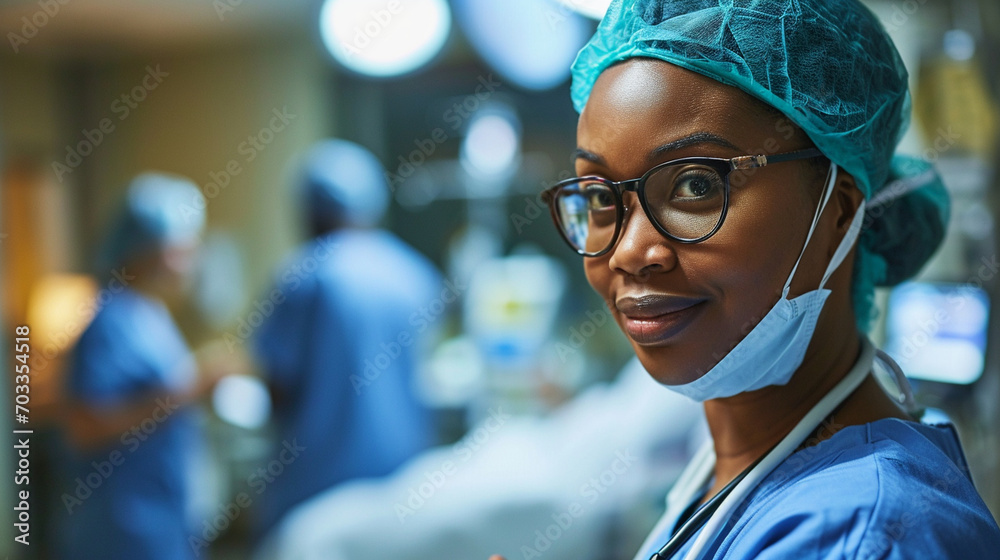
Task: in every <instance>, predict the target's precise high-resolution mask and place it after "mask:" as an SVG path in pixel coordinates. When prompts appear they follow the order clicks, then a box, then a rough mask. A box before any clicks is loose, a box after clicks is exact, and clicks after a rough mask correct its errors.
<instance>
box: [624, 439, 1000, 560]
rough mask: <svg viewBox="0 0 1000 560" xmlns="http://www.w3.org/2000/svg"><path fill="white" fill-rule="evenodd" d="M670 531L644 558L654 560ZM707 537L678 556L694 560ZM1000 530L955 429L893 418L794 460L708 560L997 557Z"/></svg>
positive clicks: (748, 504) (754, 495) (739, 514)
mask: <svg viewBox="0 0 1000 560" xmlns="http://www.w3.org/2000/svg"><path fill="white" fill-rule="evenodd" d="M673 529H674V527H669V528H667V529H666V531H665V532H664V533H663V534H662V535H661V536H660V537H659V539H657V541H656V544H655V545H654V546H653V547H650V548H649V549H648V550H644V551H643V553H642V555H641V556H640V557H641V558H649V557H650V556H652V554H653V553H654V552H656V551H657V550H659V548H660V547H662V546H663V545H664V544H666V542H667V541H668V540H669V538H670V534H671V533H672V532H673ZM696 538H697V537H696V536H692V537H691V539H690V540H689V541H688V542H687V543H686V544H685V545H684V546H683V547H681V549H680V550H678V551H677V553H675V555H674V556H673V558H684V556H685V555H686V554H687V552H688V551H689V550H690V549H691V546H692V545H693V544H694V541H695V539H696ZM998 554H1000V528H998V527H997V523H996V521H995V520H994V519H993V517H992V516H991V514H990V512H989V510H988V509H987V508H986V505H985V504H984V503H983V500H982V498H980V497H979V494H978V493H977V492H976V489H975V487H974V486H973V484H972V480H971V478H970V476H969V469H968V465H967V464H966V462H965V457H964V455H963V453H962V449H961V446H960V445H959V442H958V436H957V435H956V433H955V431H954V428H952V427H951V426H950V425H924V424H918V423H915V422H908V421H904V420H899V419H883V420H878V421H875V422H872V423H870V424H864V425H859V426H847V427H845V428H843V429H842V430H840V431H838V432H837V433H836V434H834V435H833V436H832V437H831V438H830V439H828V440H825V441H823V442H820V443H819V444H817V445H815V446H812V447H807V448H805V449H802V450H800V451H798V452H796V453H794V454H792V455H791V456H789V457H788V459H786V460H785V461H784V462H783V463H782V464H781V465H779V466H778V468H777V469H775V470H774V471H773V472H772V473H771V474H770V475H769V476H767V477H766V478H765V479H764V480H763V481H761V484H760V485H759V486H758V487H757V488H756V489H755V490H753V491H752V492H751V493H750V495H748V496H747V499H746V500H745V501H744V502H743V504H742V505H741V506H740V507H738V508H736V510H735V512H734V515H733V517H732V518H731V519H730V520H729V522H728V523H726V525H725V527H724V529H723V531H722V533H721V534H720V536H719V537H718V538H717V539H716V542H715V543H714V544H713V545H712V546H709V547H708V548H707V550H706V555H705V556H704V558H734V559H737V558H739V559H744V558H755V559H758V560H772V559H773V560H778V559H782V560H785V559H790V558H794V559H796V560H813V559H815V560H819V559H823V560H833V559H841V558H852V559H855V558H856V559H858V560H867V559H885V558H892V559H903V558H907V559H914V558H927V559H928V560H930V559H934V560H941V559H946V558H954V559H968V558H997V557H998Z"/></svg>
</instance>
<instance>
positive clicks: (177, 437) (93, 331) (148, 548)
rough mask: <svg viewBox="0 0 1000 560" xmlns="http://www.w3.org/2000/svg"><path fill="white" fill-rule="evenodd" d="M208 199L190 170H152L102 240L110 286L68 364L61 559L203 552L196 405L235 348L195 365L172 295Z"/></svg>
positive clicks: (183, 282) (134, 186)
mask: <svg viewBox="0 0 1000 560" xmlns="http://www.w3.org/2000/svg"><path fill="white" fill-rule="evenodd" d="M204 207H205V205H204V200H202V198H201V193H200V192H199V190H198V188H197V187H196V186H195V185H194V184H193V183H191V182H190V181H188V180H187V179H184V178H181V177H177V176H172V175H164V174H158V173H144V174H142V175H139V176H138V177H136V178H135V179H134V180H133V181H132V182H131V183H130V185H129V187H128V191H127V193H126V200H125V204H124V207H123V209H122V211H121V212H120V214H119V216H118V220H117V223H116V225H115V227H114V228H113V229H112V231H111V234H110V235H109V237H108V238H107V240H106V241H105V243H104V246H103V248H102V253H103V254H102V267H103V271H104V273H105V275H106V276H107V277H108V278H109V280H108V281H107V282H106V283H105V284H104V286H105V294H106V295H105V296H102V298H100V300H99V301H98V304H99V306H100V308H99V309H98V311H97V313H96V315H95V317H94V319H93V321H92V322H91V323H90V325H89V326H88V327H87V329H86V330H85V331H84V333H83V334H82V335H81V337H80V340H79V342H78V343H77V345H76V347H75V348H74V350H73V360H72V363H71V366H70V369H69V372H68V380H67V388H66V392H67V397H68V406H67V412H66V435H67V436H68V440H69V441H68V443H69V444H70V445H71V450H70V453H69V455H68V456H67V461H66V463H65V464H64V465H63V466H64V469H65V471H66V475H67V476H66V482H65V484H64V487H63V488H62V489H61V490H60V492H61V497H60V501H61V503H62V506H63V508H62V509H60V510H58V511H57V512H55V514H54V515H56V516H57V519H56V520H55V522H56V523H57V526H58V527H59V530H58V533H59V537H58V538H59V540H60V551H59V553H58V554H57V557H58V558H63V559H76V558H80V559H88V560H89V559H93V558H103V559H138V558H143V559H162V560H179V559H188V558H195V557H196V556H197V551H198V548H197V547H196V546H194V547H193V546H192V545H191V543H190V539H191V538H192V536H194V535H198V534H200V533H199V532H198V531H197V530H196V528H195V523H194V520H193V519H192V507H191V504H192V498H193V496H191V490H192V488H191V483H192V475H195V474H199V475H200V474H202V473H200V472H199V473H195V472H192V471H193V469H192V466H193V464H194V462H195V461H196V460H197V459H198V458H199V457H198V451H199V450H200V448H201V444H202V441H201V435H202V434H201V429H200V426H199V423H198V421H197V417H196V412H197V411H196V410H195V407H194V406H192V405H194V404H195V403H196V402H197V401H199V400H201V399H202V398H204V397H205V396H207V395H208V394H209V393H210V391H211V389H212V387H213V386H214V384H215V382H216V381H217V380H218V378H219V377H220V376H221V375H222V374H223V373H224V372H225V371H227V368H226V366H225V362H226V360H228V359H230V358H228V356H225V357H223V358H220V359H215V360H212V361H210V362H204V361H203V362H202V363H198V362H197V361H196V359H195V357H194V355H192V353H191V351H190V350H189V349H188V346H187V343H186V342H185V340H184V338H183V336H182V334H181V332H180V331H179V330H178V328H177V326H176V325H175V323H174V321H173V319H172V317H171V315H170V312H169V311H168V309H167V306H166V304H165V301H167V300H170V299H172V298H177V297H179V296H180V295H181V294H182V293H183V292H184V290H185V287H186V286H187V284H188V281H189V280H190V278H191V272H192V269H193V265H194V258H195V253H196V250H197V246H198V243H199V238H200V235H201V231H202V229H203V225H204V221H205V216H204V211H203V209H204ZM112 278H113V279H112Z"/></svg>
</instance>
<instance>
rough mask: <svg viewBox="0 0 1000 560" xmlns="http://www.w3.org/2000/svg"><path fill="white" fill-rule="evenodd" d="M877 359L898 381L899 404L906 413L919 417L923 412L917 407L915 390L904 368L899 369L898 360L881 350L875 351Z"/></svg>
mask: <svg viewBox="0 0 1000 560" xmlns="http://www.w3.org/2000/svg"><path fill="white" fill-rule="evenodd" d="M875 357H876V358H878V360H879V361H880V362H882V364H883V365H885V366H886V367H887V368H888V369H889V371H890V372H891V373H892V377H893V379H894V380H895V381H896V386H897V387H899V393H900V395H899V404H901V405H902V406H903V408H904V409H906V412H908V413H911V414H914V415H916V416H917V417H919V416H920V413H921V412H922V411H921V409H920V407H919V406H917V400H916V399H915V398H914V397H913V388H912V387H911V386H910V381H909V380H908V379H907V378H906V374H904V373H903V368H901V367H899V364H897V363H896V360H893V359H892V356H890V355H889V354H886V353H885V352H883V351H882V349H880V348H876V349H875Z"/></svg>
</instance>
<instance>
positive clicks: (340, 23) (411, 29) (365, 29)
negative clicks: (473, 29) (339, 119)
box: [319, 0, 451, 77]
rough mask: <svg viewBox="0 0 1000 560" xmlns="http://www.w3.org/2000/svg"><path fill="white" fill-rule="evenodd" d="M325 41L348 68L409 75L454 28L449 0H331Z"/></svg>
mask: <svg viewBox="0 0 1000 560" xmlns="http://www.w3.org/2000/svg"><path fill="white" fill-rule="evenodd" d="M319 29H320V36H321V37H322V39H323V44H324V45H325V46H326V48H327V50H328V51H330V54H331V55H333V57H334V58H335V59H336V60H337V61H338V62H339V63H340V64H342V65H343V66H344V67H346V68H348V69H350V70H353V71H355V72H358V73H359V74H365V75H368V76H376V77H389V76H398V75H401V74H406V73H407V72H412V71H414V70H416V69H417V68H420V67H421V66H423V65H424V64H426V63H427V62H429V61H430V60H431V59H432V58H434V56H435V55H437V53H438V52H439V51H440V50H441V48H442V47H443V46H444V43H445V41H446V40H447V39H448V32H449V30H450V29H451V11H450V10H449V9H448V3H447V2H446V1H445V0H388V1H386V0H326V1H325V2H324V3H323V6H322V8H320V13H319Z"/></svg>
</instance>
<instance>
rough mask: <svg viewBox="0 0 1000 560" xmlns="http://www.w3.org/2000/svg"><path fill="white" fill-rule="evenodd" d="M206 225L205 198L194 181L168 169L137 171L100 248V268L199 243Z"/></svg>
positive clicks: (102, 272) (107, 267) (105, 272)
mask: <svg viewBox="0 0 1000 560" xmlns="http://www.w3.org/2000/svg"><path fill="white" fill-rule="evenodd" d="M204 228H205V199H204V197H203V196H202V194H201V191H199V190H198V187H197V186H196V185H195V184H194V183H193V182H191V181H190V180H188V179H186V178H184V177H180V176H177V175H169V174H165V173H143V174H141V175H138V176H136V177H135V178H134V179H132V181H131V182H130V183H129V185H128V187H127V189H126V193H125V202H124V205H123V207H122V209H121V210H120V211H119V214H118V216H117V219H116V221H115V223H114V225H113V227H112V229H111V232H110V234H109V235H108V237H107V238H106V239H105V241H104V244H103V246H102V248H101V258H100V265H99V266H100V268H101V270H99V272H100V273H101V274H102V275H103V274H107V273H109V272H110V269H112V268H115V267H118V266H121V265H123V264H125V262H126V261H128V260H129V259H131V258H135V257H141V256H145V255H146V254H148V253H149V252H151V251H156V250H160V249H163V248H167V247H171V246H182V245H190V244H194V243H197V241H198V239H199V237H200V235H201V233H202V231H203V230H204Z"/></svg>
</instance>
